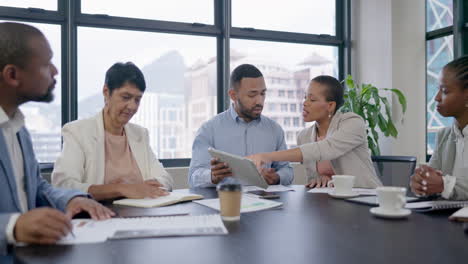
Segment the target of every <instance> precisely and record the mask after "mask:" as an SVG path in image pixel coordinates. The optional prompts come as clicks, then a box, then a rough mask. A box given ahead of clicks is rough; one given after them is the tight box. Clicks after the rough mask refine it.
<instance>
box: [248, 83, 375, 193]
mask: <svg viewBox="0 0 468 264" xmlns="http://www.w3.org/2000/svg"><path fill="white" fill-rule="evenodd" d="M343 93H344V89H343V86H342V85H341V84H340V82H339V81H338V80H337V79H335V78H334V77H331V76H326V75H321V76H317V77H315V78H314V79H313V80H312V81H311V82H310V85H309V87H308V90H307V95H306V97H305V99H304V104H303V112H302V116H303V118H304V121H305V122H312V121H315V123H314V124H313V125H312V126H311V127H309V128H305V129H303V130H302V131H301V132H300V133H299V135H298V138H297V144H298V146H299V147H297V148H293V149H289V150H283V151H276V152H270V153H260V154H255V155H251V156H249V157H248V158H250V159H252V160H253V161H254V163H255V164H256V165H257V166H258V167H261V166H262V165H263V164H264V163H268V162H272V161H292V162H294V161H296V162H302V163H303V164H304V166H305V167H306V173H307V182H308V183H307V185H306V186H307V187H311V188H313V187H319V188H320V187H326V186H327V183H328V181H330V180H331V176H333V175H335V174H346V175H354V176H356V178H355V181H354V186H355V187H362V188H375V187H377V186H381V185H382V183H381V181H380V179H379V178H377V176H376V173H375V169H374V166H373V165H372V161H371V158H370V151H369V148H368V146H367V133H366V127H365V123H364V120H363V119H362V118H361V117H360V116H359V115H357V114H354V113H341V112H339V111H337V110H338V109H339V108H340V107H341V106H342V105H343V102H344V99H343Z"/></svg>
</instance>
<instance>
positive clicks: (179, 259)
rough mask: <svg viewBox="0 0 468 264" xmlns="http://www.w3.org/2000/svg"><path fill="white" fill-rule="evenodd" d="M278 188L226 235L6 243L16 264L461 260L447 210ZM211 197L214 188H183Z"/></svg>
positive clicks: (465, 245) (197, 210) (192, 207)
mask: <svg viewBox="0 0 468 264" xmlns="http://www.w3.org/2000/svg"><path fill="white" fill-rule="evenodd" d="M293 187H294V191H291V192H284V193H281V195H280V198H279V199H275V200H277V201H281V202H283V203H284V205H283V207H282V208H281V209H271V210H265V211H258V212H252V213H246V214H242V216H241V220H240V221H239V222H233V223H229V222H225V226H226V228H227V229H228V231H229V234H228V235H218V236H196V237H164V238H145V239H128V240H112V241H106V242H105V243H98V244H81V245H73V246H59V245H54V246H27V247H16V248H14V249H13V253H12V254H13V257H14V259H15V261H17V262H18V263H80V264H83V263H85V264H91V263H186V264H193V263H288V264H289V263H290V264H293V263H422V264H430V263H467V262H468V235H467V234H465V233H464V232H463V228H462V224H460V223H456V222H452V221H449V220H448V219H447V217H448V216H449V215H450V213H452V212H453V211H438V212H431V213H415V212H413V213H412V214H411V215H410V216H409V217H408V218H406V219H400V220H395V219H393V220H389V219H382V218H377V217H375V216H373V215H371V214H370V212H369V209H370V206H366V205H361V204H356V203H351V202H348V201H344V200H340V199H334V198H331V197H329V196H328V195H327V194H317V193H307V189H306V188H305V187H304V186H293ZM186 191H189V192H191V193H197V194H202V195H204V196H205V198H216V197H217V194H216V191H215V189H198V188H197V189H190V190H186ZM109 206H110V207H111V208H112V209H113V210H115V211H116V212H117V213H119V214H124V215H127V216H129V215H134V216H139V215H157V214H160V213H161V212H162V211H161V210H166V211H167V210H176V211H189V212H190V213H191V214H193V215H197V214H213V213H216V211H215V210H213V209H210V208H208V207H205V206H202V205H199V204H196V203H193V202H186V203H181V204H177V205H173V206H169V207H165V208H150V209H143V208H132V207H121V206H118V207H117V206H112V205H109Z"/></svg>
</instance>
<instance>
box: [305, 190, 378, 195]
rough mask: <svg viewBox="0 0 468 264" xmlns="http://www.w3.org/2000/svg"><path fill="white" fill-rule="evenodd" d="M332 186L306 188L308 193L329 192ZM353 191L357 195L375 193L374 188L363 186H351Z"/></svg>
mask: <svg viewBox="0 0 468 264" xmlns="http://www.w3.org/2000/svg"><path fill="white" fill-rule="evenodd" d="M333 190H334V188H312V189H310V190H308V191H307V192H308V193H327V194H329V193H331V192H333ZM353 192H357V193H359V195H377V192H376V190H375V189H364V188H353Z"/></svg>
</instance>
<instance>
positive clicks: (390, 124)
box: [387, 119, 398, 138]
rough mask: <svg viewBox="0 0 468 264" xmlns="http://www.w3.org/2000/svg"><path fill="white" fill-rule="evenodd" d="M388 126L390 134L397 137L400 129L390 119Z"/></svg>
mask: <svg viewBox="0 0 468 264" xmlns="http://www.w3.org/2000/svg"><path fill="white" fill-rule="evenodd" d="M387 128H388V132H389V134H390V135H391V136H392V137H394V138H396V137H397V136H398V131H397V130H396V127H395V125H394V124H393V122H392V120H391V119H389V120H388V122H387Z"/></svg>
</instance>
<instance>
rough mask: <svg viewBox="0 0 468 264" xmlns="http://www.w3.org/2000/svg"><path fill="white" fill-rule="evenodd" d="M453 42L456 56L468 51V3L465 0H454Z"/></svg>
mask: <svg viewBox="0 0 468 264" xmlns="http://www.w3.org/2000/svg"><path fill="white" fill-rule="evenodd" d="M453 19H454V22H453V44H454V49H453V51H454V58H458V57H461V56H463V55H466V54H467V53H468V29H467V28H466V22H467V20H468V3H466V1H464V0H454V6H453Z"/></svg>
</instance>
